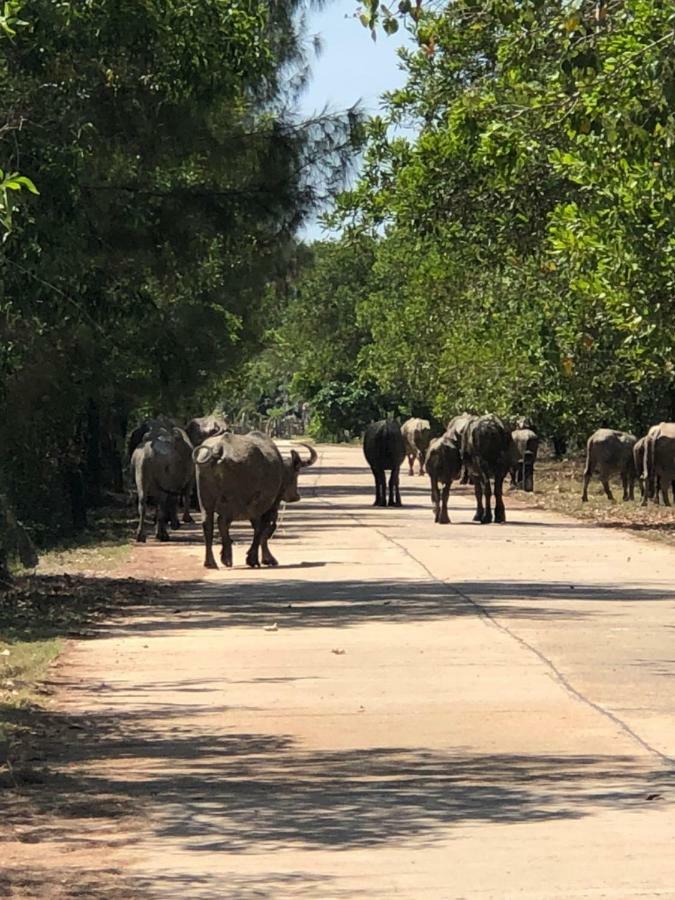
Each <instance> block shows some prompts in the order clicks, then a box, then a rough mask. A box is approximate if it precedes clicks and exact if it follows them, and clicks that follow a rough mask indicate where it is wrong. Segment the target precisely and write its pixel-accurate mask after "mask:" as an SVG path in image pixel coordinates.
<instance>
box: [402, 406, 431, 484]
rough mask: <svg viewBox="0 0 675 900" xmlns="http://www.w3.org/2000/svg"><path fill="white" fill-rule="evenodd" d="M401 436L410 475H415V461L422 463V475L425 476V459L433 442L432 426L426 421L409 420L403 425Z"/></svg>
mask: <svg viewBox="0 0 675 900" xmlns="http://www.w3.org/2000/svg"><path fill="white" fill-rule="evenodd" d="M401 434H402V435H403V443H404V444H405V452H406V456H407V457H408V466H409V469H410V471H409V472H408V474H409V475H413V474H414V469H413V466H414V465H415V460H416V459H418V460H419V463H420V475H424V457H425V455H426V452H427V448H428V447H429V441H430V440H431V425H430V424H429V422H428V421H427V420H426V419H408V420H407V421H406V422H404V423H403V425H401Z"/></svg>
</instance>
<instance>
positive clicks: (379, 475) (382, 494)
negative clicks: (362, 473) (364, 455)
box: [373, 469, 387, 506]
mask: <svg viewBox="0 0 675 900" xmlns="http://www.w3.org/2000/svg"><path fill="white" fill-rule="evenodd" d="M373 477H374V478H375V502H374V503H373V506H386V505H387V487H386V479H385V475H384V470H383V469H373Z"/></svg>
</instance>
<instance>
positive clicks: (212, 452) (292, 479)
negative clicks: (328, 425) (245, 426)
mask: <svg viewBox="0 0 675 900" xmlns="http://www.w3.org/2000/svg"><path fill="white" fill-rule="evenodd" d="M301 446H304V447H306V449H307V450H309V453H310V457H309V460H303V459H302V458H301V456H300V454H299V453H298V452H297V450H291V452H290V454H289V456H288V458H286V459H283V458H282V456H281V454H280V453H279V450H278V449H277V447H276V446H275V444H274V442H273V441H272V439H271V438H269V437H267V436H266V435H264V434H262V433H261V432H256V431H253V432H251V433H250V434H229V433H226V434H220V435H216V436H214V437H210V438H207V439H206V440H205V441H204V442H203V444H202V445H201V446H200V447H196V448H195V450H194V460H195V463H196V464H197V492H198V494H199V504H200V506H201V510H202V517H203V527H204V543H205V546H206V555H205V559H204V565H205V566H206V568H207V569H217V568H218V565H217V563H216V561H215V559H214V556H213V529H214V517H215V516H216V514H217V516H218V530H219V531H220V536H221V539H222V549H221V554H220V559H221V561H222V563H223V565H224V566H227V567H228V568H229V567H231V566H232V539H231V537H230V525H231V524H232V522H234V521H237V520H242V519H243V520H248V521H250V523H251V525H252V526H253V541H252V543H251V546H250V547H249V550H248V553H247V554H246V563H247V565H249V566H251V567H252V568H255V567H258V566H260V558H259V551H260V549H262V562H263V565H266V566H276V565H277V561H276V559H275V558H274V557H273V556H272V554H271V553H270V550H269V547H268V541H269V539H270V538H271V537H272V535H273V534H274V531H275V529H276V526H277V513H278V510H279V505H280V504H281V502H282V501H284V502H286V503H295V502H297V501H298V500H299V499H300V494H299V493H298V474H299V473H300V470H301V469H303V468H305V467H306V466H311V465H313V464H314V463H315V462H316V460H317V454H316V451H315V450H314V449H313V448H312V447H309V446H307V445H306V444H302V445H301Z"/></svg>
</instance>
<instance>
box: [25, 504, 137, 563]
mask: <svg viewBox="0 0 675 900" xmlns="http://www.w3.org/2000/svg"><path fill="white" fill-rule="evenodd" d="M134 526H135V518H134V511H133V510H132V509H131V506H130V505H129V502H128V499H127V498H126V497H124V496H122V495H110V496H109V497H108V502H107V503H106V505H105V506H102V507H100V508H99V509H96V510H94V511H93V512H92V513H91V514H90V527H89V528H87V529H86V531H82V532H80V533H79V534H76V535H73V536H69V537H67V538H61V539H58V540H57V541H55V542H54V543H52V544H50V545H49V546H48V547H47V548H46V549H45V550H41V551H40V565H39V571H40V572H43V573H45V574H55V573H58V572H64V571H78V572H82V571H86V572H92V573H93V572H96V573H105V572H111V571H113V570H114V569H117V568H119V567H120V566H121V565H122V564H123V563H125V562H126V561H127V560H128V559H129V557H130V555H131V549H132V543H131V542H132V536H133V531H134Z"/></svg>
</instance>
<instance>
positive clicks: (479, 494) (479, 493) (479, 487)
mask: <svg viewBox="0 0 675 900" xmlns="http://www.w3.org/2000/svg"><path fill="white" fill-rule="evenodd" d="M473 492H474V494H475V495H476V512H475V515H474V517H473V520H474V522H482V521H483V515H484V511H483V484H482V481H481V479H480V478H474V479H473Z"/></svg>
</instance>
